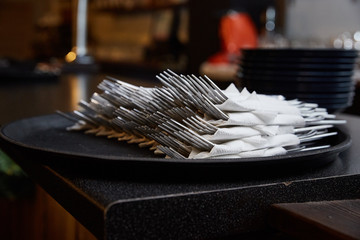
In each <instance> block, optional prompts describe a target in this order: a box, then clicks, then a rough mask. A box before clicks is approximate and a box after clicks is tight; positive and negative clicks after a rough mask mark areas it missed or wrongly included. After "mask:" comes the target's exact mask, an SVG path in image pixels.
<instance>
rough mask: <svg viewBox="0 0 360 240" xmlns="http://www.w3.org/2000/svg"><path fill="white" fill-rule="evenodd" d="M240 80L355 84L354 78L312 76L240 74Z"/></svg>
mask: <svg viewBox="0 0 360 240" xmlns="http://www.w3.org/2000/svg"><path fill="white" fill-rule="evenodd" d="M238 77H239V78H240V79H248V80H253V79H254V80H262V81H282V82H305V83H340V82H353V79H352V76H348V77H331V76H329V77H321V76H319V77H311V76H279V75H261V74H246V75H245V74H243V73H242V72H239V73H238Z"/></svg>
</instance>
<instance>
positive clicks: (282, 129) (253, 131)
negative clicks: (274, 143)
mask: <svg viewBox="0 0 360 240" xmlns="http://www.w3.org/2000/svg"><path fill="white" fill-rule="evenodd" d="M293 132H294V128H293V127H292V126H276V125H275V126H265V125H257V126H251V127H250V126H239V127H224V128H218V130H217V131H216V132H215V133H214V134H212V135H210V134H206V135H202V137H204V138H205V139H207V140H209V141H212V142H223V141H229V140H235V139H241V138H246V137H252V136H256V135H265V136H274V135H277V134H285V133H293Z"/></svg>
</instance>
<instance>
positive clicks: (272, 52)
mask: <svg viewBox="0 0 360 240" xmlns="http://www.w3.org/2000/svg"><path fill="white" fill-rule="evenodd" d="M242 53H243V55H244V56H245V57H247V56H263V57H298V58H304V57H306V58H312V57H315V58H328V57H330V58H332V57H333V58H344V57H345V58H346V57H349V58H356V57H357V56H358V51H356V50H345V49H330V48H329V49H311V48H302V49H301V48H298V49H293V48H277V49H264V48H262V49H261V48H258V49H243V50H242Z"/></svg>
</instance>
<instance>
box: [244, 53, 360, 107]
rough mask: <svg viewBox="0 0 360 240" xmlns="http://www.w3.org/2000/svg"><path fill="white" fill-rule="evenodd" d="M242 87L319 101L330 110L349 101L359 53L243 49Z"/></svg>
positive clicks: (351, 98) (351, 95)
mask: <svg viewBox="0 0 360 240" xmlns="http://www.w3.org/2000/svg"><path fill="white" fill-rule="evenodd" d="M242 53H243V54H242V58H241V61H240V70H239V77H240V80H241V83H242V87H246V88H247V89H248V90H249V91H256V92H258V93H262V94H269V95H273V94H280V95H283V96H285V97H286V98H287V99H299V100H303V101H306V102H313V103H318V104H319V106H320V107H324V108H327V109H328V110H329V111H333V112H334V111H338V110H342V109H345V108H346V107H348V106H350V105H351V104H352V101H353V98H354V92H355V91H354V90H355V84H354V81H353V78H352V76H353V72H354V67H355V62H356V59H357V57H358V52H357V51H355V50H342V49H246V50H243V51H242Z"/></svg>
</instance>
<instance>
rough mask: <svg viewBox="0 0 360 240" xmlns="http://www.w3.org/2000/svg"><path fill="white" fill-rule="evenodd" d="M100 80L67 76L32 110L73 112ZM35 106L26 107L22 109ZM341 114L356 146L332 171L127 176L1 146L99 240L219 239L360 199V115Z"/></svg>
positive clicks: (36, 97)
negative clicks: (313, 207)
mask: <svg viewBox="0 0 360 240" xmlns="http://www.w3.org/2000/svg"><path fill="white" fill-rule="evenodd" d="M79 79H80V80H79ZM100 80H101V79H100V78H99V77H97V78H94V79H91V78H88V77H86V78H84V79H82V80H81V78H77V80H76V81H75V80H74V79H73V80H71V78H70V77H69V76H67V77H62V78H60V79H59V80H58V82H56V83H52V84H53V85H51V84H50V85H48V86H47V87H48V88H49V89H50V90H51V91H53V96H50V95H49V92H46V91H42V92H41V91H40V92H39V94H33V95H32V97H33V98H34V99H32V100H33V102H32V108H33V109H35V108H36V109H40V110H39V111H38V112H35V111H33V112H31V113H32V114H34V115H42V114H50V113H52V111H55V110H56V109H59V110H62V111H70V110H73V109H74V108H76V104H75V103H76V102H77V101H78V100H79V96H80V97H81V98H87V97H89V93H90V94H91V93H92V92H93V91H95V88H96V84H97V83H98V82H99V81H100ZM71 84H73V85H72V86H71ZM81 84H82V87H81ZM155 84H156V83H155ZM64 86H68V87H64ZM76 86H77V87H78V89H76ZM84 86H86V87H85V88H84ZM41 87H44V85H41ZM45 87H46V86H45ZM6 88H7V90H8V91H6ZM35 88H36V86H35V85H33V86H31V87H30V88H29V89H28V90H27V91H25V90H18V89H19V88H16V89H17V90H16V89H15V88H14V87H13V86H7V87H2V91H4V92H5V91H6V92H7V94H9V95H8V98H9V99H11V98H13V97H14V96H13V95H11V96H10V94H11V93H12V94H15V93H16V92H17V91H24V92H26V93H29V92H31V91H33V90H34V91H35ZM24 89H25V87H24ZM49 89H48V90H49ZM84 89H86V91H85V90H84ZM41 94H46V96H48V97H50V98H52V97H54V94H55V95H56V97H54V98H53V99H54V102H56V104H53V105H52V106H50V107H49V106H47V107H44V108H42V106H46V105H47V103H46V102H44V100H46V99H43V100H41ZM43 96H44V95H43ZM24 97H25V96H24ZM30 97H31V96H30ZM39 99H40V100H39ZM26 100H30V99H26ZM34 101H35V102H37V103H38V104H34ZM26 105H28V106H26ZM30 106H31V103H26V101H23V102H22V104H21V103H18V106H16V108H24V107H25V108H27V107H28V108H30V109H31V107H30ZM16 108H15V109H16ZM54 108H55V109H54ZM51 109H52V110H51ZM20 112H21V111H20ZM20 114H21V113H20ZM14 115H16V114H14ZM337 115H338V117H339V118H341V119H346V120H347V121H348V122H347V124H346V126H345V127H344V128H343V131H344V132H345V133H346V134H349V135H350V137H351V141H352V143H351V146H350V147H349V148H348V149H347V150H345V151H343V152H341V153H340V154H339V156H338V157H336V159H335V160H333V161H331V162H330V163H327V164H326V165H322V166H314V167H311V166H310V167H309V166H307V167H305V168H299V169H296V168H295V169H291V170H289V169H286V168H284V169H282V168H281V166H280V167H277V168H275V169H274V168H268V169H266V168H263V169H261V171H260V169H259V171H258V170H257V169H256V168H252V169H250V170H245V171H241V169H239V171H238V172H236V171H229V173H230V172H231V174H229V175H227V173H226V169H225V170H222V171H219V172H218V173H217V172H216V171H213V172H212V173H211V174H203V173H202V172H201V168H200V169H199V168H198V169H197V170H196V171H197V172H191V173H190V174H188V173H187V172H186V171H185V170H183V169H181V168H180V169H179V171H177V172H166V168H165V170H164V169H161V170H160V171H157V170H156V166H154V167H153V168H151V166H149V167H148V168H147V169H144V168H142V171H139V172H137V171H136V169H132V170H130V171H132V172H126V171H127V170H126V171H124V169H116V167H110V168H109V167H107V166H105V167H104V166H102V165H101V164H100V165H96V164H88V165H86V164H84V163H80V164H75V163H74V164H69V162H68V161H67V162H65V163H64V162H61V161H59V160H58V159H57V160H56V161H52V162H51V161H50V162H51V164H44V162H49V161H47V160H48V159H34V158H32V157H31V156H25V155H24V154H21V153H19V152H18V151H16V150H17V149H16V148H14V147H13V146H11V144H9V143H8V142H6V141H4V140H3V139H2V141H0V144H1V145H0V147H1V149H2V150H3V151H5V152H6V153H7V154H8V155H9V156H10V157H11V158H12V159H13V160H15V161H16V162H17V163H18V164H19V165H20V166H21V168H22V169H23V170H24V171H25V172H26V173H27V174H28V175H29V177H30V178H32V179H33V180H34V181H35V182H36V183H38V184H39V185H40V186H41V187H42V188H44V189H45V190H46V191H47V192H48V193H49V194H50V195H51V196H52V197H53V198H54V199H55V200H56V201H58V202H59V203H60V204H61V205H62V206H63V207H64V208H65V209H66V210H67V211H68V212H69V213H70V214H71V215H73V216H74V217H75V218H76V219H77V220H78V221H79V222H80V223H82V224H83V225H84V226H85V227H86V228H87V229H88V230H89V231H91V232H92V233H93V234H94V235H95V236H96V237H97V238H98V239H109V240H110V239H220V238H230V237H231V236H237V235H241V234H246V233H251V232H262V231H267V230H268V229H269V225H268V222H267V221H268V220H267V216H268V215H267V213H268V210H269V208H270V206H271V204H274V203H293V202H309V201H324V200H343V199H358V198H360V187H359V186H360V130H359V127H358V126H359V125H360V117H357V116H353V115H348V114H337ZM16 116H17V117H16V118H19V115H16ZM22 117H26V118H27V117H30V116H22ZM5 118H6V117H5ZM7 120H8V119H7ZM3 121H4V120H3ZM2 123H4V122H2ZM5 126H6V125H5ZM235 170H236V169H235Z"/></svg>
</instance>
